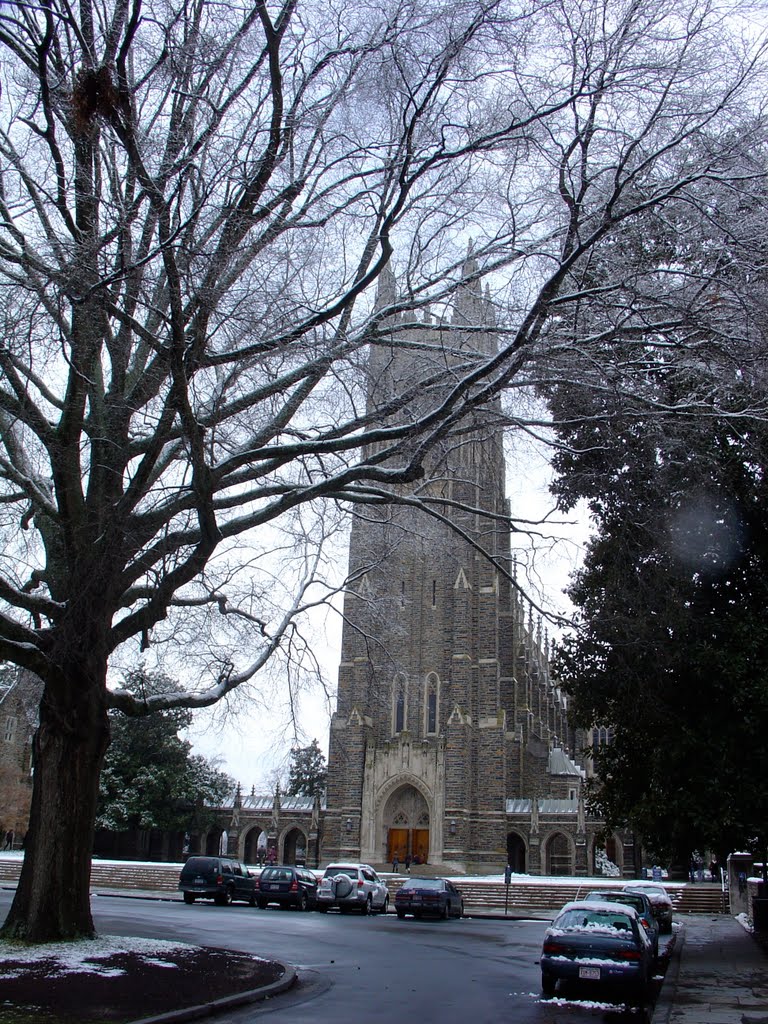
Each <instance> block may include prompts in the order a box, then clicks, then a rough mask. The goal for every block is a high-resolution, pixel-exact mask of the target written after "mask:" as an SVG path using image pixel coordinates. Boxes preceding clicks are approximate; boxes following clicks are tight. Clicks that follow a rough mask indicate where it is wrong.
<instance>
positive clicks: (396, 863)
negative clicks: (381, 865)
mask: <svg viewBox="0 0 768 1024" xmlns="http://www.w3.org/2000/svg"><path fill="white" fill-rule="evenodd" d="M392 873H393V874H395V875H398V874H400V857H399V856H398V854H395V856H394V857H393V858H392Z"/></svg>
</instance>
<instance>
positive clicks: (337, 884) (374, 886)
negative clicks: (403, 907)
mask: <svg viewBox="0 0 768 1024" xmlns="http://www.w3.org/2000/svg"><path fill="white" fill-rule="evenodd" d="M316 907H317V909H318V910H320V911H322V912H323V913H325V911H327V910H328V909H329V908H330V907H338V908H339V910H340V911H341V912H342V913H344V912H346V911H347V910H359V911H360V913H361V914H374V913H377V914H386V912H387V910H388V908H389V890H388V889H387V886H386V884H385V883H384V882H382V880H381V879H380V878H379V876H378V875H377V874H376V872H375V871H374V870H373V868H372V867H371V866H370V864H329V865H328V867H327V868H326V869H325V872H324V873H323V877H322V878H321V880H320V884H319V885H318V887H317V903H316Z"/></svg>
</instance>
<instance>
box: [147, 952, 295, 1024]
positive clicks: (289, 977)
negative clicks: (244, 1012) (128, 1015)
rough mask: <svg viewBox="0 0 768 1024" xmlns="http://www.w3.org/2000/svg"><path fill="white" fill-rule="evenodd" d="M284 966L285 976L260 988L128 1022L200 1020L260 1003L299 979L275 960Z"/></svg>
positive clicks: (174, 1023) (157, 1023)
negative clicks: (239, 1007)
mask: <svg viewBox="0 0 768 1024" xmlns="http://www.w3.org/2000/svg"><path fill="white" fill-rule="evenodd" d="M274 963H277V964H280V965H281V966H282V968H283V972H284V973H283V977H282V978H279V979H278V980H277V981H273V982H272V983H271V984H269V985H262V986H261V987H260V988H253V989H250V990H249V991H247V992H238V993H237V994H236V995H233V996H223V997H222V998H221V999H214V1000H212V1001H211V1002H210V1003H201V1004H200V1005H198V1006H187V1007H186V1008H185V1009H183V1010H171V1011H169V1012H168V1013H161V1014H158V1015H157V1016H155V1017H141V1018H140V1019H139V1020H133V1021H129V1022H128V1024H182V1022H183V1021H188V1020H200V1018H202V1017H211V1016H213V1015H214V1014H217V1013H223V1012H224V1011H225V1010H234V1009H236V1008H237V1007H238V1006H245V1005H246V1004H249V1003H258V1002H261V1001H262V1000H265V999H271V998H272V996H276V995H280V994H281V993H282V992H287V991H288V990H289V989H291V988H293V986H294V985H295V984H296V981H297V979H298V975H297V973H296V969H295V968H293V967H291V966H290V965H289V964H286V963H283V961H282V960H275V961H274Z"/></svg>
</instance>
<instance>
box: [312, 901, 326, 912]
mask: <svg viewBox="0 0 768 1024" xmlns="http://www.w3.org/2000/svg"><path fill="white" fill-rule="evenodd" d="M315 910H319V911H320V913H321V914H327V913H328V907H326V905H325V904H324V903H318V904H317V906H316V907H315Z"/></svg>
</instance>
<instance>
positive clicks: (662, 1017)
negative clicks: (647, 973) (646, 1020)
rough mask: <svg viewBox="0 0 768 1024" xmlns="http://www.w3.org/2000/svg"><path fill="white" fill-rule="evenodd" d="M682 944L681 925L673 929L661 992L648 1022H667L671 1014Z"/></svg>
mask: <svg viewBox="0 0 768 1024" xmlns="http://www.w3.org/2000/svg"><path fill="white" fill-rule="evenodd" d="M684 944H685V928H684V927H683V926H682V925H681V926H680V927H679V928H677V929H676V930H675V932H674V935H673V937H672V941H671V943H670V945H671V947H672V948H671V950H670V957H669V966H668V967H667V970H666V972H665V974H664V981H663V983H662V986H661V992H660V993H659V998H658V1000H657V1001H656V1005H655V1007H654V1009H653V1016H652V1017H651V1022H650V1024H668V1021H669V1018H670V1016H671V1014H672V1008H673V1007H674V1005H675V996H676V995H677V981H678V978H679V977H680V963H681V958H682V957H681V955H682V952H683V945H684Z"/></svg>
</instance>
